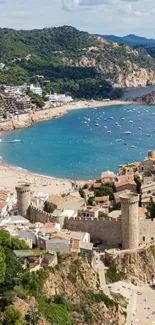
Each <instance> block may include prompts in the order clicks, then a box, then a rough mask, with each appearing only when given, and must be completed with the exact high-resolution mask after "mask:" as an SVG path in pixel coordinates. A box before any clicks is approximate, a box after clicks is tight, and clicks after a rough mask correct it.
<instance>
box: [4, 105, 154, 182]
mask: <svg viewBox="0 0 155 325" xmlns="http://www.w3.org/2000/svg"><path fill="white" fill-rule="evenodd" d="M154 130H155V106H154V107H153V106H140V105H124V106H111V107H104V108H98V109H82V110H76V111H71V112H69V114H67V115H64V116H63V117H61V118H59V119H53V120H50V121H46V122H41V123H37V124H34V125H33V126H32V127H30V128H26V129H20V130H15V131H11V132H7V133H5V134H4V135H3V137H4V138H5V140H14V139H20V140H22V143H14V144H11V143H5V144H3V143H1V144H0V155H1V156H2V158H3V159H4V160H5V161H7V162H8V163H10V164H13V165H16V166H19V167H22V168H25V169H28V170H31V171H33V172H36V173H40V174H46V175H50V176H57V177H67V178H73V179H93V178H99V177H100V173H101V172H102V171H103V170H106V169H110V170H113V171H117V170H118V167H119V165H120V164H124V163H128V162H130V161H141V160H143V159H144V157H145V156H146V155H147V151H148V150H149V149H155V132H154ZM109 131H111V133H110V132H109ZM126 131H129V132H131V134H129V135H127V134H125V132H126Z"/></svg>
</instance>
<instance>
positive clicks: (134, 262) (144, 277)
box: [112, 249, 155, 284]
mask: <svg viewBox="0 0 155 325" xmlns="http://www.w3.org/2000/svg"><path fill="white" fill-rule="evenodd" d="M112 265H113V266H114V267H115V269H116V271H117V272H118V273H120V272H123V273H124V275H125V278H126V279H127V280H129V281H130V282H132V283H133V284H142V283H148V282H152V280H153V279H154V278H155V256H154V255H153V253H152V251H151V249H144V250H139V251H135V252H126V253H122V254H118V255H117V256H116V257H115V258H114V259H113V262H112Z"/></svg>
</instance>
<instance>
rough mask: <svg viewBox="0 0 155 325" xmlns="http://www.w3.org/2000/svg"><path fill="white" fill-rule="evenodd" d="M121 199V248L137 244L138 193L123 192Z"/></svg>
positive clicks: (128, 247) (134, 246)
mask: <svg viewBox="0 0 155 325" xmlns="http://www.w3.org/2000/svg"><path fill="white" fill-rule="evenodd" d="M120 199H121V210H122V217H121V225H122V248H123V249H134V248H137V247H138V246H139V218H138V202H139V196H138V194H124V195H122V196H121V197H120Z"/></svg>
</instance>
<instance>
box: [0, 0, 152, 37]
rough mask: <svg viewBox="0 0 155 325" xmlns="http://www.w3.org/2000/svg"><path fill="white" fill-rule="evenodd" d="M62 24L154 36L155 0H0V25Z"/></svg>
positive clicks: (55, 25) (108, 31)
mask: <svg viewBox="0 0 155 325" xmlns="http://www.w3.org/2000/svg"><path fill="white" fill-rule="evenodd" d="M62 25H70V26H74V27H76V28H78V29H80V30H84V31H88V32H90V33H94V34H114V35H120V36H123V35H127V34H136V35H139V36H145V37H149V38H155V0H0V27H8V28H14V29H28V30H29V29H33V28H44V27H57V26H62Z"/></svg>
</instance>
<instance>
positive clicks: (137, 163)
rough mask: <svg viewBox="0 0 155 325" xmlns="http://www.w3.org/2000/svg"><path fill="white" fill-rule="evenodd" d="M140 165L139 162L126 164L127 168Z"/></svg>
mask: <svg viewBox="0 0 155 325" xmlns="http://www.w3.org/2000/svg"><path fill="white" fill-rule="evenodd" d="M140 164H141V163H140V162H139V161H135V162H131V163H129V164H128V166H135V167H138V166H139V165H140Z"/></svg>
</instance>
